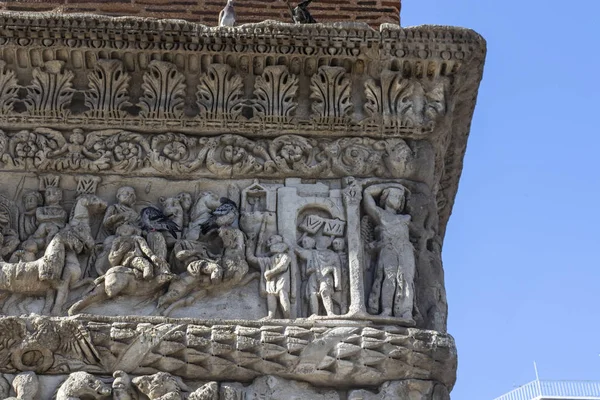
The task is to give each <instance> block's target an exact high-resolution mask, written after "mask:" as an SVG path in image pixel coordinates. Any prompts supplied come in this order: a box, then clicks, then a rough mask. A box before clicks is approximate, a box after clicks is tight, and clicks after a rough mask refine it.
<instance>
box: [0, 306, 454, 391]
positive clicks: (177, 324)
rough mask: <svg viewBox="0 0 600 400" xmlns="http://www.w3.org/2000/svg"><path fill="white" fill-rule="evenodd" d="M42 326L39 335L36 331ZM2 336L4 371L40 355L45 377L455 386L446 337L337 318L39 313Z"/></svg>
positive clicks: (16, 321) (4, 325) (12, 320)
mask: <svg viewBox="0 0 600 400" xmlns="http://www.w3.org/2000/svg"><path fill="white" fill-rule="evenodd" d="M30 325H31V326H32V327H33V329H30V328H28V326H30ZM41 329H44V332H45V333H46V335H45V336H44V337H41V336H39V335H37V334H36V332H37V330H41ZM0 331H1V333H2V337H3V338H4V340H5V343H7V345H5V346H4V347H2V348H1V349H0V357H2V359H4V360H7V362H5V363H4V364H2V365H0V372H4V373H15V372H20V371H22V370H27V369H28V366H27V365H26V363H27V361H28V358H27V357H26V355H27V353H28V352H32V351H34V350H35V351H37V352H38V353H39V354H40V357H43V359H42V360H41V362H38V363H37V364H36V368H37V371H36V372H38V373H45V374H60V373H64V372H66V371H68V372H74V371H79V370H83V371H88V372H92V373H96V374H103V373H104V374H112V373H113V372H114V371H117V370H122V371H125V372H127V373H133V374H152V373H155V372H159V371H165V370H168V371H169V372H170V373H172V374H174V375H177V376H180V377H182V378H191V379H198V378H199V377H201V378H202V379H203V380H211V379H217V380H220V381H227V380H235V381H241V382H249V381H251V380H252V379H254V378H256V377H257V376H260V375H266V374H270V375H277V376H281V377H285V378H289V379H296V380H303V381H307V382H310V383H313V384H317V385H328V386H341V385H343V386H345V387H360V386H364V385H378V384H381V383H383V382H385V381H387V380H396V379H423V380H434V381H438V382H441V383H443V384H444V385H446V386H447V387H449V388H451V387H452V386H453V385H454V381H455V379H456V376H455V371H456V347H455V344H454V340H453V339H452V337H451V336H449V335H447V334H442V333H438V332H434V331H426V330H420V329H414V328H400V327H390V326H385V327H384V326H380V327H378V326H373V327H363V326H358V325H356V324H348V325H344V324H343V323H340V321H335V322H330V323H327V322H325V321H323V322H314V323H287V322H283V321H281V322H277V321H257V322H251V321H239V322H236V321H232V322H223V321H199V320H189V319H181V320H177V319H170V320H168V322H166V321H165V320H164V319H162V318H152V317H147V318H144V319H142V318H139V317H137V318H127V317H124V318H118V317H96V316H95V317H93V319H88V318H87V317H85V316H81V317H77V318H48V317H39V316H35V317H27V318H22V317H3V318H0ZM59 333H60V334H62V336H61V341H60V345H59V344H57V343H56V341H57V340H56V339H57V335H58V334H59ZM37 361H40V360H37Z"/></svg>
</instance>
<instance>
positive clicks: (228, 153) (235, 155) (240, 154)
mask: <svg viewBox="0 0 600 400" xmlns="http://www.w3.org/2000/svg"><path fill="white" fill-rule="evenodd" d="M245 156H246V149H244V148H243V147H239V146H232V145H227V146H225V147H224V148H223V160H225V161H227V162H228V163H230V164H235V163H237V162H240V161H242V160H243V158H244V157H245Z"/></svg>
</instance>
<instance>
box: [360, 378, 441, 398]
mask: <svg viewBox="0 0 600 400" xmlns="http://www.w3.org/2000/svg"><path fill="white" fill-rule="evenodd" d="M405 399H410V400H450V395H449V394H448V389H447V388H446V387H445V386H444V385H442V384H439V383H436V382H432V381H419V380H405V381H395V382H386V383H384V384H383V385H381V387H380V388H379V391H378V392H377V393H373V392H371V391H369V390H352V391H350V392H349V393H348V400H405Z"/></svg>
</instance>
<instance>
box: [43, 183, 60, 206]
mask: <svg viewBox="0 0 600 400" xmlns="http://www.w3.org/2000/svg"><path fill="white" fill-rule="evenodd" d="M44 198H45V199H46V205H49V204H51V205H56V204H59V203H60V202H61V201H62V198H63V194H62V190H61V189H60V188H57V187H55V186H50V187H47V188H46V192H45V193H44Z"/></svg>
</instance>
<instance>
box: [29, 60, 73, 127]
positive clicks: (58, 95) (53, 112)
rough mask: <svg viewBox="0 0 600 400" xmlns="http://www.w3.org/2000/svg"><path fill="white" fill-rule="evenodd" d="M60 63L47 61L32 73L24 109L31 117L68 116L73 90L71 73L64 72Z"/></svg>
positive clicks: (62, 63) (63, 64)
mask: <svg viewBox="0 0 600 400" xmlns="http://www.w3.org/2000/svg"><path fill="white" fill-rule="evenodd" d="M64 66H65V63H64V62H62V61H48V62H46V63H45V64H44V66H43V67H41V68H35V69H34V70H33V72H32V76H33V79H32V81H31V86H28V87H27V88H26V89H27V97H26V98H25V100H24V103H25V107H26V108H27V111H28V112H29V114H31V115H37V116H48V117H55V118H59V117H64V116H67V115H68V114H69V111H70V110H69V109H68V108H67V107H69V106H70V105H71V100H72V99H73V94H74V93H75V90H74V89H73V77H74V74H73V72H71V71H69V70H65V68H64Z"/></svg>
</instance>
